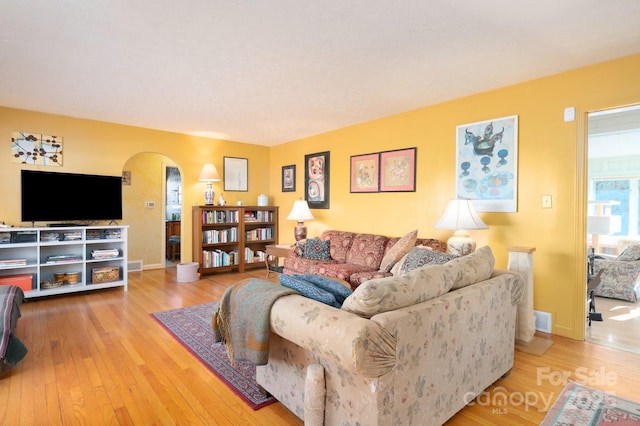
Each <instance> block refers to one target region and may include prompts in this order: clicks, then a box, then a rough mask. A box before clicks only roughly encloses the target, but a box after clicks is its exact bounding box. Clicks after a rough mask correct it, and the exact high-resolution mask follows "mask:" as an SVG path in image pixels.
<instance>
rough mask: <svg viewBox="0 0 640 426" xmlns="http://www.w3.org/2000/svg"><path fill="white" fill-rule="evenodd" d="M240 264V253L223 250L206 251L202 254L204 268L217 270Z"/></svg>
mask: <svg viewBox="0 0 640 426" xmlns="http://www.w3.org/2000/svg"><path fill="white" fill-rule="evenodd" d="M237 264H238V252H236V251H230V252H225V251H222V250H212V251H209V250H204V251H203V252H202V266H203V267H205V268H217V267H219V266H229V265H237Z"/></svg>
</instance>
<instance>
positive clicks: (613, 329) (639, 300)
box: [585, 105, 640, 353]
mask: <svg viewBox="0 0 640 426" xmlns="http://www.w3.org/2000/svg"><path fill="white" fill-rule="evenodd" d="M587 146H588V147H587V152H588V164H587V200H588V201H587V212H586V216H587V221H586V222H587V249H588V253H589V254H591V256H592V257H594V260H593V261H592V262H591V263H592V264H593V265H594V266H593V271H590V273H592V278H593V277H594V276H597V277H598V278H596V279H595V280H594V281H593V282H592V283H593V285H592V287H593V286H594V285H596V284H597V286H596V287H595V290H594V293H595V297H594V299H593V300H594V302H595V313H596V315H594V316H592V318H597V319H598V320H595V321H590V325H589V321H587V322H586V327H587V329H586V333H585V335H586V340H587V341H589V342H592V343H596V344H601V345H605V346H610V347H615V348H617V349H623V350H628V351H632V352H636V353H640V258H639V259H636V260H632V261H627V260H628V259H627V258H628V257H629V256H630V255H631V253H632V250H633V246H637V247H640V233H639V228H640V105H635V106H630V107H624V108H615V109H608V110H603V111H597V112H592V113H590V114H589V115H588V141H587ZM629 247H631V248H630V249H628V248H629ZM625 250H627V251H625ZM639 252H640V251H639ZM621 255H622V256H621ZM634 256H635V255H634ZM600 271H602V272H600ZM597 274H600V275H597ZM588 315H589V313H588ZM600 317H601V321H600V320H599V319H600Z"/></svg>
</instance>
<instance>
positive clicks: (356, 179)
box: [349, 152, 380, 192]
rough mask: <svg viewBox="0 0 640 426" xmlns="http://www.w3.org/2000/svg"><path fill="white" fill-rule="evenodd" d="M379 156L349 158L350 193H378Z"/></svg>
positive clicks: (377, 154)
mask: <svg viewBox="0 0 640 426" xmlns="http://www.w3.org/2000/svg"><path fill="white" fill-rule="evenodd" d="M379 170H380V154H379V153H377V152H376V153H374V154H362V155H352V156H351V179H350V181H351V184H350V185H349V191H350V192H378V190H379V187H380V185H379V184H380V179H379V177H380V174H379Z"/></svg>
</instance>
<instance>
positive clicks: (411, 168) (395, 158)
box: [380, 147, 417, 192]
mask: <svg viewBox="0 0 640 426" xmlns="http://www.w3.org/2000/svg"><path fill="white" fill-rule="evenodd" d="M416 150H417V148H415V147H414V148H405V149H397V150H395V151H384V152H381V153H380V192H415V190H416Z"/></svg>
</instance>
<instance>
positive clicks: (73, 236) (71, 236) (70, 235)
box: [62, 231, 82, 241]
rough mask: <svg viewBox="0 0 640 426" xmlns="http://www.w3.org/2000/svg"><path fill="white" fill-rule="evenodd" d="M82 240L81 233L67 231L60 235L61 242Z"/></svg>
mask: <svg viewBox="0 0 640 426" xmlns="http://www.w3.org/2000/svg"><path fill="white" fill-rule="evenodd" d="M81 239H82V231H67V232H64V233H63V234H62V241H78V240H81Z"/></svg>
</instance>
